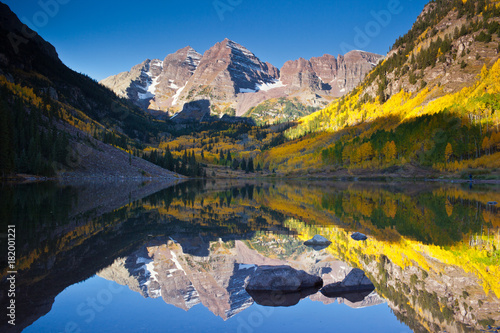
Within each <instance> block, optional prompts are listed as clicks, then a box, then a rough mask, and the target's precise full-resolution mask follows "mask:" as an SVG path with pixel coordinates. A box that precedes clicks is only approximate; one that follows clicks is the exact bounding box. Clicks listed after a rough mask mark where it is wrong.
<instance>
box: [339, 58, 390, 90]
mask: <svg viewBox="0 0 500 333" xmlns="http://www.w3.org/2000/svg"><path fill="white" fill-rule="evenodd" d="M382 59H383V57H382V56H380V55H378V54H373V53H369V52H363V51H351V52H349V53H347V54H346V55H344V56H341V55H339V59H338V69H337V70H338V74H337V78H336V79H337V87H338V88H339V91H340V93H342V94H344V93H348V92H350V91H352V90H353V89H354V88H356V87H357V86H358V84H360V83H361V82H363V80H364V78H365V76H366V75H367V74H368V73H369V72H370V71H371V70H372V69H373V68H374V67H375V66H376V65H377V64H378V63H379V61H381V60H382Z"/></svg>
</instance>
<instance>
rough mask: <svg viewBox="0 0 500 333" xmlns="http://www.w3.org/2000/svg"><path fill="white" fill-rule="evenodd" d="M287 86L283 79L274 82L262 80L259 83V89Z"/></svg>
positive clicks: (266, 89) (267, 89)
mask: <svg viewBox="0 0 500 333" xmlns="http://www.w3.org/2000/svg"><path fill="white" fill-rule="evenodd" d="M281 87H286V85H285V84H283V82H281V80H277V81H274V82H273V83H266V82H262V83H260V84H258V85H257V91H269V90H271V89H274V88H281Z"/></svg>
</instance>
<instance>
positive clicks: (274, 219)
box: [0, 181, 500, 332]
mask: <svg viewBox="0 0 500 333" xmlns="http://www.w3.org/2000/svg"><path fill="white" fill-rule="evenodd" d="M493 201H496V202H500V188H499V187H498V186H487V185H473V186H469V185H468V184H465V185H458V184H428V183H426V184H422V183H408V184H405V183H396V184H387V183H339V182H331V183H329V182H324V181H316V182H279V181H276V182H262V181H256V182H247V183H236V182H233V183H231V182H188V183H183V184H179V185H175V186H172V187H169V188H164V186H162V185H161V184H158V183H113V184H103V183H88V184H79V185H60V184H59V185H57V184H51V183H46V184H31V185H18V186H3V187H2V188H1V200H0V205H1V206H0V218H1V222H2V237H1V238H0V242H1V246H2V251H4V252H2V253H5V249H7V229H8V227H7V226H8V225H15V229H16V262H15V270H16V271H17V274H15V279H16V280H15V287H16V295H15V297H11V296H9V295H8V292H7V291H8V289H9V286H10V284H9V281H7V279H6V278H7V277H8V276H9V274H8V271H9V270H11V269H10V268H9V267H8V266H7V264H8V263H7V254H4V255H3V256H2V258H1V259H0V263H1V266H0V267H1V269H2V273H1V274H2V280H1V284H0V287H1V291H0V300H1V301H2V309H6V307H7V305H8V304H9V303H8V302H10V300H11V299H12V298H14V299H15V302H16V303H15V304H16V312H15V315H16V317H15V323H16V326H11V325H9V324H8V323H7V322H6V321H5V315H4V314H2V317H3V319H2V321H1V322H0V324H1V326H0V331H2V332H21V331H24V332H276V331H286V332H304V331H325V330H326V331H335V332H439V331H446V332H474V331H481V330H485V331H489V332H495V330H496V329H497V327H498V329H500V327H499V326H500V300H499V298H500V251H499V249H500V206H499V205H495V204H492V202H493ZM356 231H358V232H362V233H364V234H366V235H368V240H367V241H364V242H357V241H354V240H353V239H352V238H351V237H350V235H351V234H352V233H353V232H356ZM316 234H320V235H323V236H325V237H327V238H328V239H330V240H331V241H332V244H331V245H330V246H329V247H327V248H323V249H313V248H310V247H307V246H305V245H303V243H304V241H305V240H308V239H310V238H312V237H313V236H314V235H316ZM283 264H284V265H290V266H292V267H294V268H296V269H300V270H304V271H306V272H308V273H310V274H314V275H317V276H321V277H322V278H323V280H324V284H325V285H328V284H331V283H335V282H339V281H342V280H343V279H344V278H345V276H346V275H347V274H348V273H349V272H350V271H351V270H352V269H353V268H360V269H362V270H364V271H365V274H366V275H367V276H368V277H369V278H370V280H371V281H372V282H373V284H374V285H375V291H373V292H371V293H365V294H363V295H361V294H355V295H353V294H345V295H340V296H338V297H334V298H328V297H326V296H324V295H323V294H321V293H320V292H317V293H314V294H312V295H308V296H305V295H303V296H305V297H303V298H302V299H300V297H295V298H294V297H289V298H287V300H286V302H285V303H283V304H281V303H280V304H281V305H284V306H277V307H273V306H263V305H262V304H267V303H265V302H262V300H259V299H258V298H256V299H253V298H252V297H251V296H250V295H249V294H248V293H247V292H246V291H245V288H244V287H245V281H246V279H248V277H249V276H251V275H252V273H253V272H254V270H255V268H256V267H257V266H259V265H283ZM3 311H4V312H6V310H3ZM7 319H8V320H9V318H8V317H7Z"/></svg>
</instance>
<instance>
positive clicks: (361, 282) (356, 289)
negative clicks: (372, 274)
mask: <svg viewBox="0 0 500 333" xmlns="http://www.w3.org/2000/svg"><path fill="white" fill-rule="evenodd" d="M374 290H375V286H374V285H373V283H372V282H371V281H370V279H368V278H367V277H366V275H365V272H363V271H362V270H361V269H359V268H354V269H353V270H352V271H350V272H349V274H347V276H346V277H345V279H344V280H343V281H342V282H337V283H332V284H329V285H327V286H324V287H323V289H321V293H322V294H323V295H325V296H326V297H342V298H346V299H348V300H349V301H351V302H359V301H361V300H363V299H364V298H365V297H366V296H367V295H369V294H370V293H371V292H372V291H374Z"/></svg>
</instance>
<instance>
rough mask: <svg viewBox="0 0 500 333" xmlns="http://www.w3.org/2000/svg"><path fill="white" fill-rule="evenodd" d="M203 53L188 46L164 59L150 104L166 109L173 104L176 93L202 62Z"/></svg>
mask: <svg viewBox="0 0 500 333" xmlns="http://www.w3.org/2000/svg"><path fill="white" fill-rule="evenodd" d="M200 60H201V54H199V53H198V52H196V51H195V50H194V49H193V48H192V47H190V46H187V47H185V48H183V49H181V50H179V51H177V52H175V53H173V54H170V55H168V56H167V57H166V58H165V60H164V61H163V68H162V72H161V73H160V75H159V76H158V84H157V85H156V86H155V88H156V89H155V90H154V91H153V94H154V96H153V98H152V99H151V101H150V105H149V106H148V107H149V108H150V109H153V110H164V109H166V108H168V107H170V106H172V104H173V101H174V98H175V96H176V94H178V93H180V91H181V89H182V88H183V87H184V86H185V85H186V83H187V82H188V80H189V79H190V78H191V76H192V75H193V73H194V72H195V70H196V68H198V65H199V64H200Z"/></svg>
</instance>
